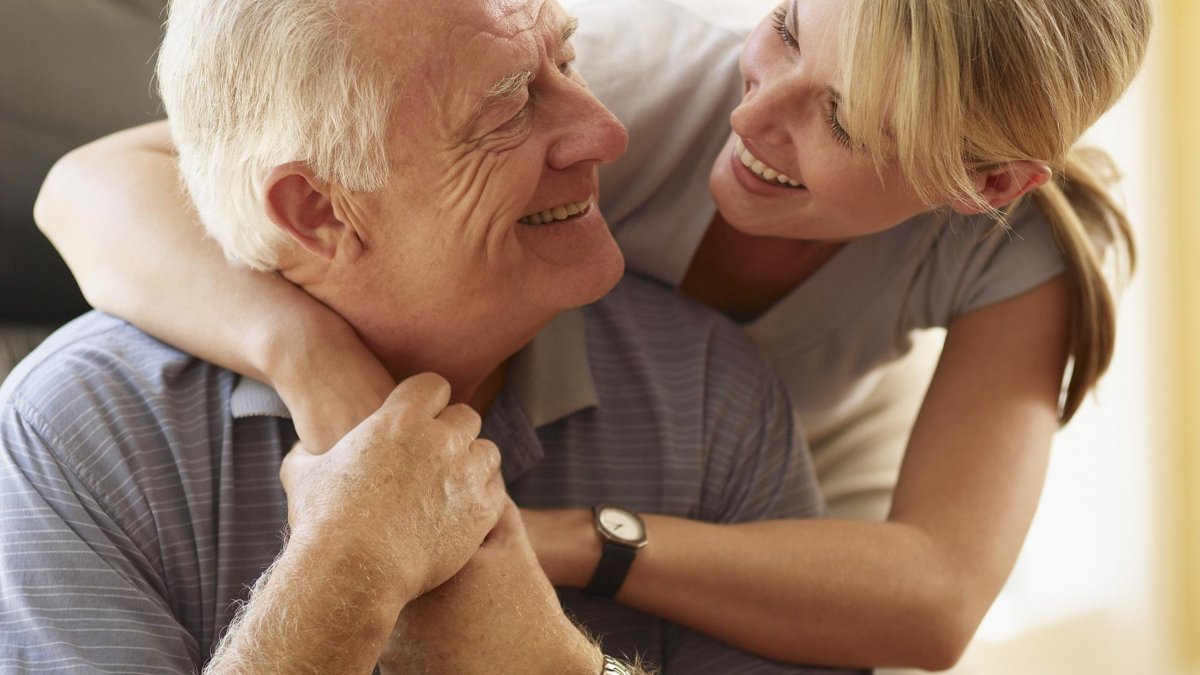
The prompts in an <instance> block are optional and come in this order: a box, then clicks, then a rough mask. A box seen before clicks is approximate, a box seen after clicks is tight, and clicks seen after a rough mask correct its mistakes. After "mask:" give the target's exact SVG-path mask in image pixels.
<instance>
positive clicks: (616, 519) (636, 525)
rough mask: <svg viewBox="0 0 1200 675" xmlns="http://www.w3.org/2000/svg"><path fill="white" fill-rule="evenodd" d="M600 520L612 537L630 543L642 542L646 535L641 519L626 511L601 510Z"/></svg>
mask: <svg viewBox="0 0 1200 675" xmlns="http://www.w3.org/2000/svg"><path fill="white" fill-rule="evenodd" d="M598 520H599V521H600V525H601V527H603V528H604V529H605V530H606V531H607V532H608V533H609V534H610V535H612V536H613V537H616V538H617V539H621V540H624V541H627V542H630V543H637V542H640V541H641V540H642V539H643V538H644V537H645V534H646V533H645V531H644V530H643V528H642V521H641V519H640V518H638V517H637V516H635V515H634V514H632V513H630V512H628V511H626V510H624V509H618V508H613V507H611V506H607V507H605V508H603V509H601V510H600V513H599V515H598Z"/></svg>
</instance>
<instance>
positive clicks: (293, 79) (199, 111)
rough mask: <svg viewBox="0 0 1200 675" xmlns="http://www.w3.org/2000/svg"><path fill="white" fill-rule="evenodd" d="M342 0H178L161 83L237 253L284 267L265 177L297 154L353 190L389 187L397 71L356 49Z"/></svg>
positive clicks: (206, 209) (195, 173)
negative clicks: (266, 197)
mask: <svg viewBox="0 0 1200 675" xmlns="http://www.w3.org/2000/svg"><path fill="white" fill-rule="evenodd" d="M342 5H343V1H342V0H173V1H172V2H171V7H170V15H169V18H168V20H167V30H166V37H165V38H164V40H163V45H162V50H161V52H160V54H159V58H158V83H159V89H160V92H161V94H162V99H163V103H164V105H165V106H166V111H167V115H168V116H169V118H170V120H171V129H172V133H173V135H174V139H175V144H176V146H177V147H178V149H179V166H180V172H181V173H182V175H183V178H184V180H185V182H186V184H187V188H188V190H189V191H190V193H191V196H192V200H193V201H194V202H195V204H196V208H197V210H198V211H199V213H200V218H201V220H202V221H203V222H204V225H205V227H206V228H207V229H208V232H209V234H210V235H211V236H212V237H213V238H214V239H216V241H217V242H218V243H219V244H220V245H221V247H222V248H223V249H224V251H225V255H226V256H227V257H229V258H230V259H231V260H234V261H237V262H241V263H244V264H246V265H249V266H250V267H253V268H255V269H260V270H270V269H275V268H276V267H278V264H279V254H280V251H281V248H282V246H283V245H284V243H285V242H287V235H286V234H285V233H283V232H282V231H281V230H280V229H279V228H278V227H276V226H275V225H274V224H273V223H272V222H271V220H270V219H269V218H268V217H267V215H266V211H265V208H264V203H263V182H264V180H265V178H266V177H267V174H268V172H270V171H271V169H273V168H274V167H276V166H279V165H281V164H286V163H289V162H302V163H304V164H306V165H307V166H308V167H309V168H310V169H311V170H312V171H313V173H314V174H315V175H316V176H317V178H319V179H320V180H324V181H329V182H332V183H335V184H338V185H340V186H341V187H343V188H345V189H347V190H351V191H370V190H376V189H379V188H381V187H383V185H384V183H385V182H386V180H387V176H388V157H387V151H386V137H387V131H388V118H389V116H390V113H391V101H392V98H393V92H394V87H395V78H394V77H393V76H392V75H391V74H390V73H389V72H387V71H386V69H384V68H383V67H381V66H380V65H379V64H378V63H377V61H376V60H375V59H374V58H370V57H365V58H364V55H363V54H362V53H361V48H360V47H356V32H357V31H356V28H355V27H354V26H351V25H349V24H348V23H347V22H346V21H345V19H344V16H343V15H342V13H341V11H340V10H341V8H342Z"/></svg>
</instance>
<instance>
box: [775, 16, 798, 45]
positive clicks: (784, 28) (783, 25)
mask: <svg viewBox="0 0 1200 675" xmlns="http://www.w3.org/2000/svg"><path fill="white" fill-rule="evenodd" d="M771 22H772V23H774V24H775V32H776V33H779V39H780V40H783V44H785V45H787V46H788V47H790V48H792V49H799V48H800V43H799V42H797V41H796V36H795V35H792V31H790V30H789V29H788V25H787V10H786V9H784V8H782V7H779V8H777V9H776V10H775V12H774V13H773V14H771Z"/></svg>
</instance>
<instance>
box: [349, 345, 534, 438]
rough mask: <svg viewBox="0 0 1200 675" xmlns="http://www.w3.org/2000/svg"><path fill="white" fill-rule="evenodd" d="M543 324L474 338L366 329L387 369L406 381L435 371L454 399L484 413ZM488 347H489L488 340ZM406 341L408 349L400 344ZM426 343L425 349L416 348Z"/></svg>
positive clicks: (376, 352) (375, 350)
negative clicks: (376, 334)
mask: <svg viewBox="0 0 1200 675" xmlns="http://www.w3.org/2000/svg"><path fill="white" fill-rule="evenodd" d="M544 325H545V324H544V323H543V324H540V325H537V326H536V327H535V328H533V329H530V330H526V331H524V332H520V333H514V334H508V335H491V336H484V335H478V336H477V337H476V338H475V339H472V340H461V341H460V340H454V339H452V338H448V337H447V336H445V335H443V336H442V338H441V339H436V340H435V339H424V340H419V339H417V338H416V336H412V335H408V336H405V338H404V339H395V338H394V337H393V338H392V339H389V340H388V341H387V342H384V341H382V340H377V339H372V337H371V336H370V335H368V334H366V333H362V335H363V338H364V341H366V343H367V346H368V347H369V348H370V349H371V350H372V351H373V352H374V353H375V354H376V355H377V356H378V357H379V358H380V360H381V361H382V362H383V365H384V367H385V368H387V369H388V372H390V373H391V374H392V376H393V377H395V378H396V380H397V381H401V380H403V379H405V378H408V377H411V376H412V375H416V374H417V373H424V372H433V373H437V374H438V375H441V376H442V377H444V378H446V380H447V381H448V382H449V383H450V390H451V392H452V393H451V397H452V400H453V401H454V402H456V403H466V404H468V405H470V406H471V407H472V408H473V409H474V410H475V411H476V412H478V413H479V414H480V415H483V414H485V413H486V412H487V410H488V408H489V407H491V404H492V402H493V401H495V399H496V397H497V396H498V395H499V394H500V392H501V390H503V388H504V383H505V378H506V376H507V373H508V364H509V361H510V360H511V358H512V356H513V355H514V354H516V353H517V352H518V351H520V350H521V348H523V347H524V346H525V345H526V344H528V343H529V341H530V340H532V339H533V338H534V336H536V335H537V333H538V332H540V331H541V329H542V328H543V327H544ZM485 342H486V343H487V347H488V348H486V349H485V348H484V346H483V343H485ZM401 345H404V346H406V347H408V348H401V347H400V346H401ZM413 345H423V346H424V347H425V348H424V349H413V348H412V346H413Z"/></svg>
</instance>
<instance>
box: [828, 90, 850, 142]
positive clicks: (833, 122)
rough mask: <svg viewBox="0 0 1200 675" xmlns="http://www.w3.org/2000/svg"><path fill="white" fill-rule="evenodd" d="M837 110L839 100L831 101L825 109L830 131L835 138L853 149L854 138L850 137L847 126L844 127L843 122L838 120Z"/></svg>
mask: <svg viewBox="0 0 1200 675" xmlns="http://www.w3.org/2000/svg"><path fill="white" fill-rule="evenodd" d="M837 112H838V109H837V102H836V101H830V102H829V105H828V106H827V107H826V109H825V121H826V123H828V125H829V131H830V133H832V134H833V138H834V140H836V141H837V142H838V143H840V144H841V145H843V146H844V147H846V148H847V149H850V150H853V149H854V139H852V138H850V132H848V131H846V128H845V127H843V126H842V123H841V122H840V121H839V120H838V117H837Z"/></svg>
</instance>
